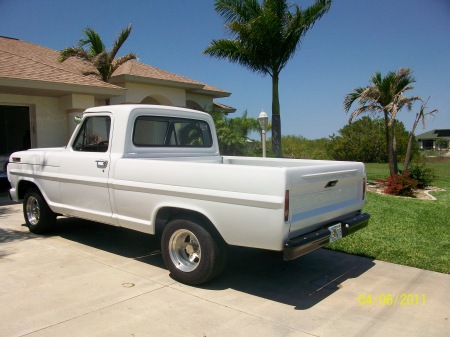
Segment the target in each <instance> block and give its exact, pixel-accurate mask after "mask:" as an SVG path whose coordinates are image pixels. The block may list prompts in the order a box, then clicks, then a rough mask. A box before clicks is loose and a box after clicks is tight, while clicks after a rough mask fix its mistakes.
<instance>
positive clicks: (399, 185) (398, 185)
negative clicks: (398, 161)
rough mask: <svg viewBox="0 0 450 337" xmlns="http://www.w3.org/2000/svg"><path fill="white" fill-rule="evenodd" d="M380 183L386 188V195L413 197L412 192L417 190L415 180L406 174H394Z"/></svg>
mask: <svg viewBox="0 0 450 337" xmlns="http://www.w3.org/2000/svg"><path fill="white" fill-rule="evenodd" d="M382 182H383V183H384V184H385V186H386V187H385V189H384V193H386V194H392V195H400V196H405V197H412V196H414V190H415V189H416V188H417V180H415V179H413V178H412V177H411V176H410V174H409V173H407V172H404V173H402V174H394V175H393V176H391V177H388V178H387V179H386V180H383V181H382Z"/></svg>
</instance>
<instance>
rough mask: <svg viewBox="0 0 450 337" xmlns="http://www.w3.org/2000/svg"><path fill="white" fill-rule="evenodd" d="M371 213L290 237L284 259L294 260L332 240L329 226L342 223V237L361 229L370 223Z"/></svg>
mask: <svg viewBox="0 0 450 337" xmlns="http://www.w3.org/2000/svg"><path fill="white" fill-rule="evenodd" d="M369 219H370V214H368V213H363V214H359V215H356V216H354V217H351V218H347V219H343V220H340V221H334V222H332V223H330V224H328V225H325V226H324V227H322V228H321V229H318V230H316V231H314V232H310V233H307V234H303V235H300V236H297V237H295V238H292V239H289V240H288V241H286V243H285V244H284V250H283V253H284V255H283V258H284V260H293V259H296V258H298V257H300V256H302V255H305V254H307V253H309V252H312V251H313V250H316V249H319V248H320V247H322V246H325V245H326V244H328V243H329V242H330V235H331V232H330V230H329V229H328V227H330V226H332V225H335V224H338V223H341V226H342V237H345V236H347V235H349V234H352V233H354V232H356V231H357V230H360V229H361V228H364V227H366V226H367V225H368V224H369Z"/></svg>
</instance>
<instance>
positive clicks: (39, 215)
mask: <svg viewBox="0 0 450 337" xmlns="http://www.w3.org/2000/svg"><path fill="white" fill-rule="evenodd" d="M23 215H24V218H25V222H26V224H27V226H28V229H29V230H30V232H32V233H35V234H44V233H47V232H49V231H50V230H51V229H52V228H53V227H54V225H55V222H56V214H55V213H53V211H52V210H51V209H50V207H48V205H47V202H46V201H45V199H44V197H43V196H42V194H41V193H40V192H39V191H38V190H37V189H35V188H30V189H29V190H28V191H27V192H26V193H25V197H24V199H23Z"/></svg>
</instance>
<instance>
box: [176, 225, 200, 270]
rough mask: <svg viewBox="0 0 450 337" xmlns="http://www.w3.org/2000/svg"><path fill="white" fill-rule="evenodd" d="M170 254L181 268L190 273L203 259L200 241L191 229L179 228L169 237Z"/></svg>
mask: <svg viewBox="0 0 450 337" xmlns="http://www.w3.org/2000/svg"><path fill="white" fill-rule="evenodd" d="M169 255H170V259H171V260H172V263H173V264H174V265H175V266H176V267H177V268H178V269H179V270H181V271H183V272H188V273H189V272H191V271H194V270H195V269H196V268H197V267H198V265H199V263H200V259H201V247H200V242H199V241H198V239H197V237H196V236H195V235H194V233H192V232H191V231H189V230H187V229H179V230H177V231H175V232H174V233H173V234H172V236H171V237H170V239H169Z"/></svg>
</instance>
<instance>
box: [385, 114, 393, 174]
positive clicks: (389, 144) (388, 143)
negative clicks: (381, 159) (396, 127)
mask: <svg viewBox="0 0 450 337" xmlns="http://www.w3.org/2000/svg"><path fill="white" fill-rule="evenodd" d="M383 113H384V131H385V133H386V153H387V155H388V159H389V174H390V175H391V176H393V175H394V174H395V170H394V159H393V158H394V155H393V153H392V138H391V133H390V130H389V114H388V112H387V110H384V111H383Z"/></svg>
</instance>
